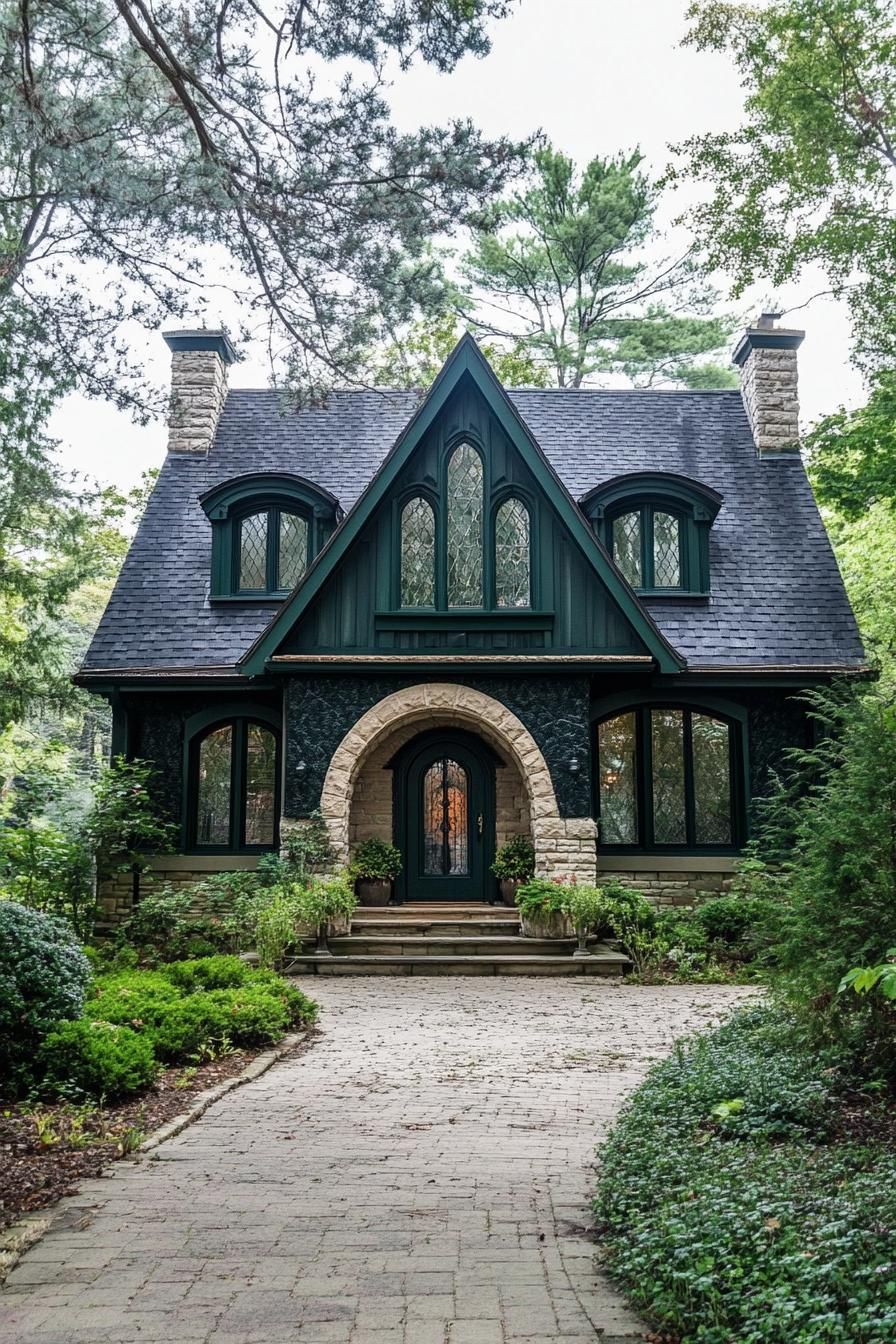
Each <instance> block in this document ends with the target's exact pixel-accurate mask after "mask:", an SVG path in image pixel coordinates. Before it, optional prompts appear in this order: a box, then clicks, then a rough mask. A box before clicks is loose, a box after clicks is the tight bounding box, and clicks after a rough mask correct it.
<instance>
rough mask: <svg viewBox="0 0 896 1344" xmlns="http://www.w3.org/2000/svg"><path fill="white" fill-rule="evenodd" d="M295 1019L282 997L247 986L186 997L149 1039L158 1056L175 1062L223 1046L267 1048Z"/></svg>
mask: <svg viewBox="0 0 896 1344" xmlns="http://www.w3.org/2000/svg"><path fill="white" fill-rule="evenodd" d="M293 1020H294V1018H293V1010H292V1009H291V1007H290V1003H289V1000H288V997H287V996H286V994H284V993H280V992H279V991H277V990H275V989H273V988H272V987H271V986H269V985H265V984H262V985H252V984H251V983H248V984H245V985H242V986H240V987H239V988H236V989H214V990H209V991H199V992H197V993H195V994H188V995H186V996H185V997H184V998H182V999H180V1000H178V1002H176V1003H174V1004H173V1005H172V1006H171V1008H170V1009H169V1010H167V1011H166V1012H165V1015H164V1017H162V1019H161V1020H160V1021H159V1022H158V1023H157V1024H156V1025H155V1026H153V1027H152V1029H151V1031H150V1033H149V1034H150V1036H151V1039H152V1044H153V1047H154V1049H155V1052H156V1054H157V1056H158V1057H159V1058H160V1059H162V1060H166V1061H169V1062H172V1063H177V1062H178V1061H181V1060H183V1061H186V1060H189V1059H191V1058H192V1057H193V1056H195V1055H197V1054H199V1053H201V1052H202V1051H203V1050H206V1049H207V1048H208V1046H209V1045H213V1046H215V1047H218V1049H220V1046H221V1045H222V1044H223V1043H225V1042H227V1043H228V1044H230V1045H233V1046H241V1045H245V1046H249V1045H264V1044H267V1043H269V1042H271V1041H275V1040H277V1039H279V1037H280V1036H282V1035H283V1033H284V1031H285V1030H286V1028H287V1027H288V1026H289V1025H290V1024H291V1022H292V1021H293Z"/></svg>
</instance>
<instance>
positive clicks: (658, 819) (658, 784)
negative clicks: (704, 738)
mask: <svg viewBox="0 0 896 1344" xmlns="http://www.w3.org/2000/svg"><path fill="white" fill-rule="evenodd" d="M650 724H651V733H650V740H651V754H652V758H653V839H654V842H655V843H656V844H658V845H683V844H685V843H686V841H687V823H686V819H685V792H684V713H683V711H682V710H680V709H654V710H652V712H651V715H650Z"/></svg>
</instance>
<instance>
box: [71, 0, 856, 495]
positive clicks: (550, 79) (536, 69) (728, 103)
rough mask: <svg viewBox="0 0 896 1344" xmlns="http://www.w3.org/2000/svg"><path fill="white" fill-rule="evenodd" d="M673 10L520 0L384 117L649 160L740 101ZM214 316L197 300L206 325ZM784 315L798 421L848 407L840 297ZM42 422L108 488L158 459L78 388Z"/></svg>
mask: <svg viewBox="0 0 896 1344" xmlns="http://www.w3.org/2000/svg"><path fill="white" fill-rule="evenodd" d="M686 8H687V4H686V0H629V3H622V4H620V3H618V0H521V3H520V6H519V9H518V11H517V12H516V13H515V14H514V15H513V16H512V17H511V18H510V19H507V20H505V21H504V22H503V23H499V24H496V25H495V27H494V32H493V48H492V52H491V54H490V55H489V56H488V57H487V58H486V59H485V60H480V61H477V60H473V59H470V58H468V59H466V60H464V61H463V62H462V63H461V65H460V66H459V67H458V69H457V70H455V71H454V73H453V74H451V75H444V76H440V75H438V74H436V73H435V72H433V71H432V70H431V69H427V68H419V69H415V70H412V71H409V72H408V73H407V74H404V75H399V76H398V78H397V80H396V83H395V86H394V88H393V95H392V103H393V107H394V111H395V118H396V121H397V123H398V125H399V126H400V127H401V128H402V129H412V128H413V127H415V126H417V125H420V124H422V123H437V122H444V121H447V120H449V119H450V118H451V117H455V116H459V115H460V116H469V117H471V118H472V119H473V121H474V122H475V123H476V124H477V125H478V126H480V127H481V129H482V130H483V131H484V132H485V133H486V134H487V135H490V136H497V135H500V134H506V135H509V136H512V137H516V138H520V139H521V138H523V137H525V136H527V135H529V134H530V133H531V132H532V131H534V130H536V129H541V130H543V131H544V132H545V133H546V134H547V136H548V137H549V139H550V140H551V141H552V142H553V144H554V145H555V146H556V147H557V148H558V149H562V150H563V151H564V152H565V153H567V154H570V155H571V156H572V157H573V158H574V159H575V160H577V161H578V162H579V163H581V164H584V163H585V162H587V161H588V160H589V159H590V158H593V157H594V155H596V154H612V153H615V152H617V151H618V150H621V149H629V148H634V147H635V146H640V148H641V149H642V151H643V152H644V154H645V155H646V156H647V161H648V166H649V167H650V168H652V169H653V170H655V171H659V170H661V169H662V168H663V167H664V166H665V164H666V162H667V161H668V157H669V156H668V151H667V146H668V145H669V144H670V143H673V142H675V141H678V140H682V139H684V138H686V137H687V136H689V135H692V134H695V133H699V132H702V131H708V130H722V129H725V128H726V127H728V126H733V125H736V124H737V121H738V116H739V111H740V107H741V90H740V88H739V85H738V82H737V78H736V75H735V74H734V72H733V70H732V68H731V67H730V65H729V64H728V62H727V61H726V60H724V59H721V58H718V57H714V56H710V55H706V54H699V53H696V52H693V51H690V50H687V49H682V48H681V47H680V46H679V43H680V41H681V38H682V36H683V34H684V31H685V18H684V16H685V11H686ZM673 204H674V205H675V208H676V210H677V209H679V208H680V204H683V202H682V203H673V202H670V215H671V213H672V205H673ZM722 285H723V281H722V283H720V288H721V287H722ZM824 288H826V285H825V283H824V277H823V276H822V275H821V274H820V273H816V274H813V275H806V276H805V277H804V278H803V280H802V281H801V283H800V284H798V285H795V286H792V287H790V288H789V289H787V290H784V291H782V292H780V293H778V294H777V295H775V296H774V297H775V299H776V300H777V301H778V302H779V303H780V304H781V306H782V307H784V308H787V307H791V306H796V305H798V304H801V303H804V302H805V301H806V300H807V299H809V298H810V297H811V296H812V295H813V294H815V293H816V292H818V291H819V290H823V289H824ZM769 297H772V296H770V295H769V294H767V293H763V292H761V291H760V292H757V293H756V294H755V295H751V296H749V298H748V300H746V301H744V302H742V303H741V304H739V305H738V307H737V311H741V312H745V313H746V314H748V315H750V316H753V315H755V313H756V312H758V311H759V309H760V307H762V306H763V302H764V300H765V299H766V298H769ZM222 316H224V315H223V314H216V313H215V310H214V307H213V306H210V307H209V308H208V309H207V310H206V323H207V325H209V326H211V325H214V324H215V323H216V321H219V320H220V319H221V317H222ZM785 321H786V322H787V323H788V325H794V326H802V327H804V328H805V329H806V340H805V343H804V344H803V346H802V348H801V351H800V384H801V387H800V399H801V403H802V411H803V418H804V420H805V421H806V422H807V423H808V422H809V421H811V420H813V419H816V418H817V417H818V416H820V415H823V414H825V413H826V412H828V411H831V410H834V409H835V408H836V407H837V406H839V405H841V404H843V403H844V402H846V403H847V404H850V403H852V404H854V403H855V402H856V401H857V400H858V399H859V397H860V395H861V380H860V379H859V377H858V375H857V374H856V373H855V371H854V370H852V369H851V368H850V367H849V362H848V355H849V330H848V325H847V321H846V318H845V315H844V311H843V308H842V307H841V306H840V305H839V304H836V303H833V302H832V301H830V300H816V301H815V302H813V303H812V304H811V306H810V307H808V308H806V309H805V310H804V311H802V312H799V313H796V314H794V316H793V317H792V318H791V319H785ZM133 347H134V353H135V358H137V359H140V360H143V361H144V363H145V365H146V368H147V372H148V373H149V374H150V376H151V377H153V378H154V379H155V380H156V381H157V382H158V383H164V382H166V381H167V369H168V351H167V348H166V347H165V345H164V343H163V341H162V338H161V335H160V334H159V333H158V332H154V331H150V332H139V331H138V332H135V333H134V341H133ZM242 353H243V355H244V356H245V358H244V360H243V361H242V362H241V363H240V364H238V365H236V366H235V367H234V368H233V369H232V370H231V383H232V385H233V386H237V387H258V386H263V385H265V384H266V382H267V378H268V371H267V366H266V363H265V360H264V352H263V351H262V350H260V349H259V350H248V349H245V348H243V350H242ZM52 430H53V433H54V434H55V435H56V437H57V438H58V439H59V440H60V442H61V456H62V460H63V462H64V464H65V465H66V466H67V467H69V468H73V469H76V470H78V471H81V472H85V473H87V474H89V475H92V476H95V477H97V478H99V479H100V480H102V481H109V482H112V483H114V484H116V485H119V486H121V487H128V486H130V485H133V484H135V483H136V482H137V481H138V480H139V478H140V475H141V473H142V472H143V471H144V470H145V469H146V468H147V467H152V466H158V465H159V464H160V463H161V461H162V458H163V457H164V452H165V430H164V426H163V425H162V424H161V423H156V424H154V425H151V426H149V427H145V428H141V427H138V426H135V425H133V424H132V423H131V422H130V420H129V419H128V417H127V416H125V415H122V414H121V413H119V412H116V411H115V410H114V409H113V408H112V407H111V406H109V405H104V404H102V403H97V402H88V401H86V400H85V399H83V398H80V397H71V398H68V399H67V401H66V402H65V403H64V404H63V406H62V407H61V408H60V410H59V411H58V412H57V414H56V415H55V417H54V419H53V422H52Z"/></svg>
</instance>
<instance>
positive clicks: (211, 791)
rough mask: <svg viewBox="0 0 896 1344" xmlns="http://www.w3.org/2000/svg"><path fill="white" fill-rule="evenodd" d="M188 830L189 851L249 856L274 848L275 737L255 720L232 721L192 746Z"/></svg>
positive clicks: (276, 796)
mask: <svg viewBox="0 0 896 1344" xmlns="http://www.w3.org/2000/svg"><path fill="white" fill-rule="evenodd" d="M189 760H190V779H189V792H188V798H189V825H188V831H189V835H188V839H189V844H190V847H191V848H192V849H196V850H200V851H207V852H211V853H214V852H219V853H221V852H237V853H239V852H249V853H251V852H252V851H255V850H263V849H272V848H274V846H275V845H276V843H277V819H278V812H279V766H278V750H277V735H276V733H275V732H274V730H273V728H272V727H271V726H270V725H269V724H267V723H262V722H260V721H259V720H256V719H253V718H249V717H246V718H242V717H236V718H231V719H227V720H225V721H222V722H218V723H215V724H213V725H212V726H211V727H207V728H205V729H203V730H202V731H200V732H198V733H197V734H196V735H195V736H194V737H193V739H192V740H191V742H190V753H189Z"/></svg>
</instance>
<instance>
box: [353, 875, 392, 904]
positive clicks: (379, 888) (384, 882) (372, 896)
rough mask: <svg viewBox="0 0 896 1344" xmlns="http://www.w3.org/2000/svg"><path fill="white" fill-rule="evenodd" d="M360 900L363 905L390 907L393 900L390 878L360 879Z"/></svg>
mask: <svg viewBox="0 0 896 1344" xmlns="http://www.w3.org/2000/svg"><path fill="white" fill-rule="evenodd" d="M357 892H358V900H359V901H360V903H361V904H362V905H388V904H389V902H390V900H391V899H392V883H391V882H390V881H389V879H388V878H377V879H374V878H368V877H359V878H358V886H357Z"/></svg>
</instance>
